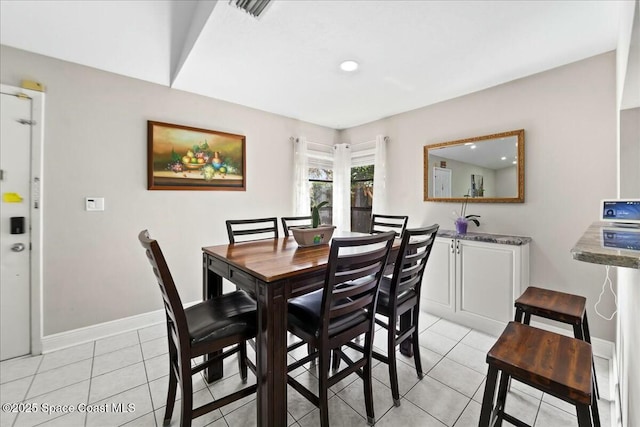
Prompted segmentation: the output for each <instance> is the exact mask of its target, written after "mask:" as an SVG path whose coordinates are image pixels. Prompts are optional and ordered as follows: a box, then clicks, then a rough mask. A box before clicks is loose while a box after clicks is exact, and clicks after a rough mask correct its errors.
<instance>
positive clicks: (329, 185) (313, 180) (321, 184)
mask: <svg viewBox="0 0 640 427" xmlns="http://www.w3.org/2000/svg"><path fill="white" fill-rule="evenodd" d="M309 185H310V188H309V195H310V196H311V205H310V206H314V205H317V204H319V203H322V202H324V201H325V200H326V201H328V202H329V205H328V206H323V207H321V208H320V223H321V224H333V211H332V208H331V201H332V200H333V170H331V169H328V168H324V167H310V168H309ZM309 209H311V208H309Z"/></svg>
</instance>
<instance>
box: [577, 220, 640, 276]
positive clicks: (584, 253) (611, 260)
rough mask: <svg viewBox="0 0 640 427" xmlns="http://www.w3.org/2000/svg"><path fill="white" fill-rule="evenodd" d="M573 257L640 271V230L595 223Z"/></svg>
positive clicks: (588, 229) (578, 243) (579, 243)
mask: <svg viewBox="0 0 640 427" xmlns="http://www.w3.org/2000/svg"><path fill="white" fill-rule="evenodd" d="M571 255H572V256H573V259H577V260H578V261H584V262H590V263H593V264H604V265H612V266H616V267H628V268H637V269H640V229H638V228H628V227H616V226H613V225H612V224H609V223H604V222H594V223H593V224H591V226H590V227H589V228H587V231H585V233H584V234H583V235H582V237H581V238H580V240H578V242H577V243H576V244H575V246H574V247H573V249H571Z"/></svg>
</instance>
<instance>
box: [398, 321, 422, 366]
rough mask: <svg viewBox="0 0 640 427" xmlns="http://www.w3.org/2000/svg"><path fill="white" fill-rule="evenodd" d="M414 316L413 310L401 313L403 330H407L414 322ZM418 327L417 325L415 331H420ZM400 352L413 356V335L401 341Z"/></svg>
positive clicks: (401, 328)
mask: <svg viewBox="0 0 640 427" xmlns="http://www.w3.org/2000/svg"><path fill="white" fill-rule="evenodd" d="M412 316H413V310H407V311H405V312H404V313H402V314H401V315H400V330H401V331H406V330H407V329H409V327H410V326H411V322H412ZM417 329H418V328H417V327H416V332H415V333H418V331H417ZM400 354H402V355H404V356H407V357H413V345H412V343H411V337H409V338H407V339H406V340H404V341H402V342H401V343H400Z"/></svg>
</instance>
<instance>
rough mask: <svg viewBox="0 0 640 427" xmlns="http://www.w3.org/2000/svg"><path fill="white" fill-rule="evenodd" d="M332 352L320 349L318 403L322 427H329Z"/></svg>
mask: <svg viewBox="0 0 640 427" xmlns="http://www.w3.org/2000/svg"><path fill="white" fill-rule="evenodd" d="M330 356H331V352H330V350H327V349H325V348H321V349H320V356H319V358H318V383H319V387H318V403H319V406H320V426H321V427H329V367H330V366H329V364H330Z"/></svg>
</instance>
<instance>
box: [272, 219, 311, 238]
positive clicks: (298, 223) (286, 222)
mask: <svg viewBox="0 0 640 427" xmlns="http://www.w3.org/2000/svg"><path fill="white" fill-rule="evenodd" d="M280 220H281V221H282V231H283V232H284V235H285V236H291V233H290V232H289V230H291V227H302V226H307V225H308V226H310V225H311V215H309V216H283V217H282V218H280Z"/></svg>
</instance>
